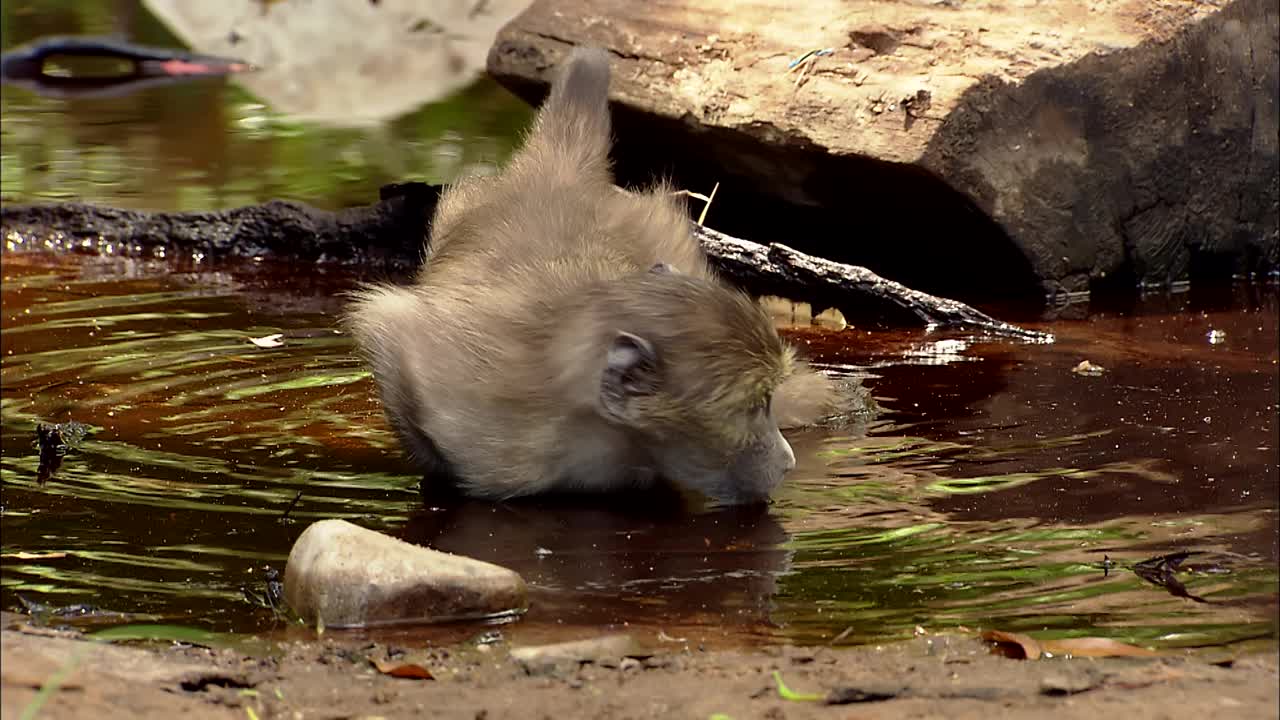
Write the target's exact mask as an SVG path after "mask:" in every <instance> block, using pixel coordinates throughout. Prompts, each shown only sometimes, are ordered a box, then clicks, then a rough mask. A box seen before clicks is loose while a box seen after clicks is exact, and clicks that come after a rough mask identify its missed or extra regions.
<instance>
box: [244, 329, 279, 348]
mask: <svg viewBox="0 0 1280 720" xmlns="http://www.w3.org/2000/svg"><path fill="white" fill-rule="evenodd" d="M249 342H251V343H253V344H254V345H257V346H258V347H260V348H277V347H280V346H281V345H284V333H275V334H274V335H264V336H263V337H259V338H252V337H251V338H249Z"/></svg>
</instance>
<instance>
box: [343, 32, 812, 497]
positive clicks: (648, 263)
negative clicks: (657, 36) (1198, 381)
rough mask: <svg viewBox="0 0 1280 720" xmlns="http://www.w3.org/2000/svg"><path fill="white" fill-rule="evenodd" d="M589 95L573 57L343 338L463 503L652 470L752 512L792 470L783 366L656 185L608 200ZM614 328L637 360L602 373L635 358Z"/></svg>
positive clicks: (596, 108) (584, 55)
mask: <svg viewBox="0 0 1280 720" xmlns="http://www.w3.org/2000/svg"><path fill="white" fill-rule="evenodd" d="M607 84H608V61H607V56H605V55H604V54H603V53H602V52H600V51H578V52H577V53H575V55H574V56H573V58H571V59H570V60H569V62H568V63H567V65H566V69H565V71H564V73H563V75H562V77H561V79H560V80H559V81H558V82H557V84H556V85H555V86H554V88H553V90H552V94H551V96H550V98H549V99H548V101H547V104H546V105H545V106H544V107H543V110H542V111H541V113H540V114H539V118H538V121H537V123H536V125H535V127H534V129H533V131H532V132H531V134H530V136H529V138H528V139H527V140H526V143H525V145H524V147H523V148H522V149H521V150H520V151H519V153H517V155H516V156H515V157H514V158H513V159H512V161H511V163H510V165H509V166H508V167H507V168H505V169H504V171H503V172H502V173H500V174H498V175H496V176H492V177H477V178H469V179H466V180H463V181H461V182H459V183H458V184H456V185H454V186H453V187H451V188H449V190H448V191H447V192H446V193H445V195H444V196H443V197H442V198H441V202H440V205H439V207H438V209H437V212H436V216H435V218H434V220H433V223H432V228H433V230H432V238H431V243H430V250H429V254H428V259H427V263H426V265H425V267H424V268H423V269H422V271H421V273H420V274H419V277H418V281H417V283H416V284H415V285H413V286H411V287H393V286H383V287H376V288H371V289H368V290H366V291H364V292H362V293H360V295H359V296H358V298H357V300H356V303H355V305H354V306H353V308H352V310H351V312H350V315H349V323H348V324H349V326H350V327H351V329H352V330H353V332H354V334H355V336H356V339H357V341H358V343H359V344H360V346H361V348H362V349H363V351H364V352H365V354H366V356H367V357H368V359H369V361H370V363H371V364H372V366H373V371H374V375H375V377H376V378H377V380H378V384H379V387H380V389H381V392H382V397H383V404H384V407H385V409H386V412H387V416H388V418H389V419H390V421H391V423H392V425H393V426H394V427H395V428H396V430H397V432H398V433H399V434H400V436H401V439H402V440H403V441H404V444H405V446H406V448H407V449H408V450H409V452H410V454H411V455H412V456H414V457H415V458H416V459H417V460H418V461H419V462H420V463H421V464H422V465H423V467H424V470H426V471H428V472H429V473H431V472H435V473H441V472H444V471H447V473H448V474H450V475H452V476H453V479H454V480H455V481H456V482H457V483H458V484H459V485H460V486H461V487H462V488H463V489H464V490H465V491H467V492H469V493H471V494H474V495H479V496H486V497H509V496H515V495H527V494H532V493H538V492H543V491H548V490H556V489H573V488H580V489H581V488H594V489H608V488H613V487H618V486H620V485H635V484H644V483H647V482H650V481H652V480H653V478H654V477H656V476H659V475H662V476H671V477H670V479H671V480H673V481H675V482H677V483H679V484H685V485H688V486H691V487H694V488H695V489H698V490H701V491H703V492H706V493H708V494H710V495H713V496H717V497H721V498H726V499H730V500H740V499H759V498H760V497H762V496H763V495H766V494H767V493H768V491H769V490H770V489H771V488H772V487H773V486H774V485H776V484H777V482H778V481H780V480H781V475H782V473H785V471H786V468H789V467H790V463H791V462H793V460H790V449H789V448H786V449H785V450H783V449H782V448H779V447H778V446H777V443H778V442H781V444H782V446H785V445H786V443H785V441H783V440H782V439H781V436H777V429H776V423H775V422H774V420H773V417H772V415H773V414H772V413H771V412H769V408H768V403H769V400H770V398H771V397H772V396H773V395H774V392H775V390H777V389H778V388H779V386H782V387H783V388H786V387H787V385H786V384H784V383H786V382H787V381H788V378H793V377H795V372H796V368H797V365H796V363H795V362H794V361H793V353H792V351H791V350H790V348H788V347H786V346H785V345H784V344H783V343H782V341H781V340H780V339H779V338H778V336H777V334H776V332H775V331H774V329H773V327H772V324H771V322H770V321H769V319H768V317H767V316H766V314H765V313H764V312H763V311H762V310H761V309H760V307H759V306H758V305H757V304H756V303H754V302H753V301H752V300H751V299H750V298H748V297H746V296H745V295H743V294H741V293H740V292H737V291H735V290H731V289H729V288H726V287H725V286H723V285H722V284H721V283H720V282H719V281H717V280H716V279H715V277H714V276H713V274H712V272H711V270H710V268H709V267H708V265H707V261H706V258H705V256H704V255H703V253H702V250H701V248H700V246H699V245H698V243H697V241H696V239H694V238H693V236H692V235H691V233H690V231H689V226H688V219H687V213H686V212H685V208H684V207H683V205H682V203H681V202H680V201H677V200H676V199H675V197H674V196H673V195H672V193H671V192H670V191H669V188H666V187H662V186H659V187H657V188H654V189H652V190H650V191H648V192H644V193H635V194H632V193H623V192H620V191H618V190H617V189H616V188H614V187H613V185H612V176H611V173H610V170H609V166H608V147H609V140H610V138H609V123H608V108H607V103H606V100H607ZM655 265H659V266H660V265H665V266H669V267H670V268H672V270H673V271H671V272H667V271H661V272H660V271H656V270H655V271H651V270H650V269H651V268H654V267H655ZM619 333H624V334H626V336H627V337H628V338H630V337H635V338H639V339H640V341H641V342H642V343H643V345H642V348H651V349H652V351H653V353H654V357H652V358H649V359H650V360H652V361H653V362H652V364H651V365H647V364H645V363H643V362H641V363H639V364H638V365H636V366H635V367H632V366H624V367H623V368H622V374H621V375H617V374H616V373H615V374H610V368H611V367H613V365H612V363H615V362H620V361H615V360H614V359H612V358H622V359H624V360H626V359H634V358H635V354H634V353H631V354H628V352H622V353H621V354H618V355H614V354H612V350H613V349H617V348H622V349H623V350H624V351H626V350H628V349H634V346H633V345H630V344H628V342H627V341H625V340H621V341H620V340H619V339H618V338H619ZM618 343H622V344H621V345H619V344H618ZM640 357H641V359H644V358H646V357H648V356H647V355H646V354H645V353H643V352H641V353H640ZM629 373H630V374H629ZM801 376H802V377H806V378H808V379H806V380H803V381H802V382H801V383H799V384H793V385H792V386H793V387H795V388H799V389H800V390H801V394H804V395H807V396H816V395H817V394H819V393H817V392H816V390H815V389H816V388H818V387H819V386H821V385H822V383H823V382H824V380H823V379H821V378H820V376H817V375H814V374H813V373H812V372H811V371H808V370H807V369H802V370H801ZM618 377H621V378H623V381H615V380H616V378H618ZM792 383H794V381H792ZM827 387H829V385H828V386H827ZM602 388H603V390H602ZM605 391H608V392H605ZM602 393H604V394H602ZM609 393H612V394H609ZM602 398H603V399H602ZM610 399H612V400H610ZM780 399H782V400H784V401H785V398H780ZM784 404H785V402H784ZM810 404H812V403H810ZM801 405H804V403H801ZM807 410H808V411H812V410H813V408H812V407H810V408H807ZM788 413H790V414H794V412H792V411H791V410H788ZM774 436H777V437H776V441H775V440H774V439H772V438H773V437H774ZM756 465H759V466H760V467H759V468H757V467H755V466H756ZM784 465H785V466H786V468H784V469H782V470H781V471H779V468H782V467H783V466H784ZM730 471H733V473H734V474H736V475H737V476H739V477H738V478H737V479H732V478H730V477H729V473H730ZM673 475H684V476H685V477H676V476H673ZM424 482H426V480H425V479H424Z"/></svg>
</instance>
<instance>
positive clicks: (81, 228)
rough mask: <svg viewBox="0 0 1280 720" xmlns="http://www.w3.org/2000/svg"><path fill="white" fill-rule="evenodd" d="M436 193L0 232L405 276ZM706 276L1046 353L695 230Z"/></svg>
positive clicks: (875, 282) (55, 217)
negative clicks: (385, 269)
mask: <svg viewBox="0 0 1280 720" xmlns="http://www.w3.org/2000/svg"><path fill="white" fill-rule="evenodd" d="M439 196H440V188H438V187H435V186H430V185H425V184H422V183H403V184H398V185H388V186H386V187H384V188H383V189H382V192H381V199H380V200H379V201H378V202H377V203H374V204H372V205H368V206H364V207H357V208H350V209H346V210H340V211H337V212H331V211H328V210H322V209H318V208H313V207H310V206H307V205H304V204H302V203H297V202H286V201H280V200H273V201H271V202H267V203H263V204H261V205H250V206H247V207H241V208H234V209H230V210H222V211H216V212H179V213H165V212H143V211H137V210H122V209H119V208H110V207H100V206H96V205H86V204H81V203H57V204H48V205H5V206H3V207H0V231H2V232H3V235H4V236H5V238H6V241H7V242H9V243H11V244H13V245H14V246H16V247H25V248H30V249H39V248H44V247H47V248H49V249H53V250H64V251H65V250H81V251H84V250H87V251H90V252H93V251H95V250H96V249H98V248H100V247H101V246H102V245H104V244H110V245H113V246H115V248H116V251H117V252H124V253H126V254H127V253H129V252H143V253H147V252H151V253H153V252H155V251H156V250H158V249H163V250H165V252H166V254H171V253H172V252H199V253H203V254H204V255H206V256H208V257H210V258H229V257H283V258H297V259H301V260H306V261H309V262H336V263H345V264H359V265H381V266H390V267H399V268H405V269H408V268H412V267H414V266H416V265H417V264H418V263H420V262H421V260H422V248H423V241H424V237H425V228H426V227H427V226H428V223H429V221H430V218H431V215H432V213H433V212H434V210H435V205H436V202H437V200H438V199H439ZM694 232H695V235H696V236H697V237H698V239H699V240H700V241H701V242H702V246H703V248H704V249H705V250H706V253H707V255H708V257H709V258H710V260H711V262H712V264H713V265H714V266H715V267H716V268H717V269H718V270H719V271H720V273H721V274H722V275H723V276H724V277H725V278H726V279H727V280H729V281H730V282H733V283H734V284H736V285H738V286H740V287H742V288H743V289H745V290H747V291H748V292H752V293H755V294H758V295H766V294H767V295H780V296H783V297H787V298H790V299H792V300H798V301H804V302H808V303H810V304H811V305H813V306H814V312H815V314H816V313H817V312H820V311H821V310H823V309H826V308H836V309H838V310H840V311H841V312H842V313H843V314H844V315H845V317H846V318H849V319H850V320H854V321H856V322H859V323H871V324H877V325H883V326H911V325H925V326H930V327H945V328H955V329H963V330H975V331H980V332H985V333H988V334H991V335H995V336H1001V337H1009V338H1016V339H1019V340H1027V341H1044V340H1047V339H1048V338H1049V336H1047V335H1045V334H1043V333H1038V332H1034V331H1030V330H1025V329H1023V328H1020V327H1017V326H1015V325H1011V324H1009V323H1006V322H1002V321H1000V320H996V319H995V318H992V317H991V316H989V315H987V314H985V313H983V312H981V311H979V310H977V309H975V308H973V307H971V306H969V305H966V304H964V303H961V302H957V301H955V300H948V299H946V298H940V297H937V296H934V295H930V294H928V293H924V292H921V291H919V290H913V289H911V288H909V287H906V286H904V285H902V284H900V283H896V282H894V281H892V280H888V279H885V278H883V277H880V276H879V275H876V274H875V273H873V272H871V271H870V270H868V269H866V268H863V267H858V266H856V265H846V264H843V263H837V262H832V261H830V260H825V259H823V258H819V257H814V256H811V255H806V254H804V253H801V252H798V251H796V250H792V249H791V248H789V247H787V246H785V245H779V244H776V243H775V244H770V245H761V244H759V243H753V242H750V241H748V240H742V239H739V238H734V237H730V236H728V235H725V234H723V233H719V232H716V231H714V230H710V229H708V228H705V227H701V226H696V225H695V226H694Z"/></svg>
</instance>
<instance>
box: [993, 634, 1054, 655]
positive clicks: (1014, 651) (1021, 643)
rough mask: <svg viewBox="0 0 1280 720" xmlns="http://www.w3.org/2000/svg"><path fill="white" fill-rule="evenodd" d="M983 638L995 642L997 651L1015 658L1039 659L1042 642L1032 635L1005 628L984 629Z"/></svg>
mask: <svg viewBox="0 0 1280 720" xmlns="http://www.w3.org/2000/svg"><path fill="white" fill-rule="evenodd" d="M982 639H983V640H986V641H987V642H989V643H995V647H994V648H993V649H994V650H995V651H996V652H999V653H1000V654H1002V655H1004V656H1005V657H1008V658H1013V659H1014V660H1039V659H1040V655H1041V652H1042V651H1041V649H1040V643H1038V642H1036V639H1035V638H1033V637H1031V636H1030V635H1023V634H1022V633H1011V632H1004V631H1003V630H984V631H983V633H982Z"/></svg>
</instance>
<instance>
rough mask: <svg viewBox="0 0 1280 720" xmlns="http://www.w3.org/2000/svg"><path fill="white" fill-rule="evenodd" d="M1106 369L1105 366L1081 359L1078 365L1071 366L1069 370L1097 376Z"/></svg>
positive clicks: (1079, 373) (1087, 375)
mask: <svg viewBox="0 0 1280 720" xmlns="http://www.w3.org/2000/svg"><path fill="white" fill-rule="evenodd" d="M1106 371H1107V369H1106V368H1104V367H1102V366H1101V365H1094V364H1093V363H1091V362H1089V361H1088V360H1081V361H1080V364H1079V365H1076V366H1075V367H1073V368H1071V372H1073V373H1075V374H1077V375H1084V376H1086V377H1097V376H1099V375H1101V374H1102V373H1104V372H1106Z"/></svg>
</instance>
